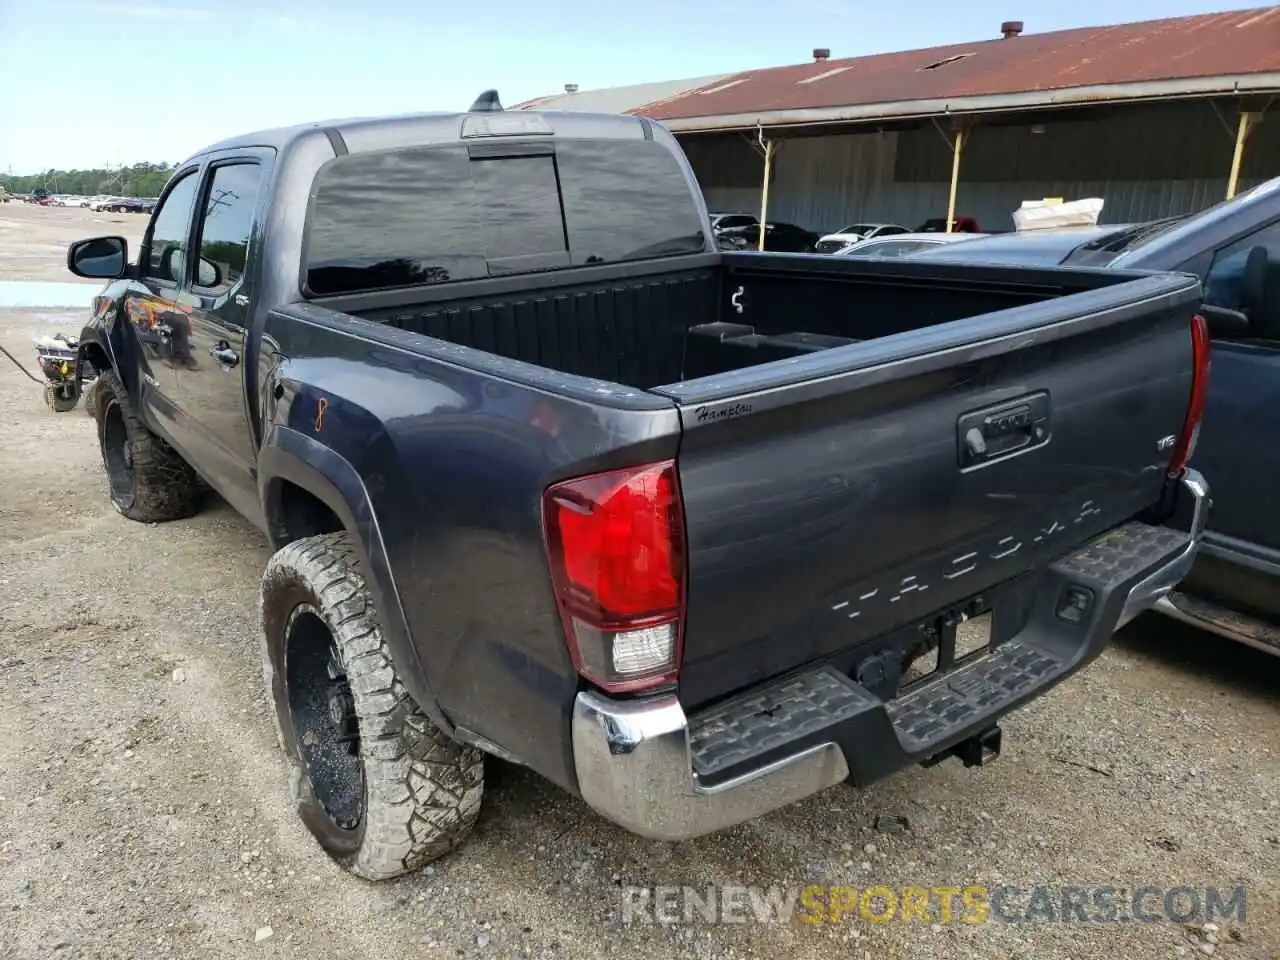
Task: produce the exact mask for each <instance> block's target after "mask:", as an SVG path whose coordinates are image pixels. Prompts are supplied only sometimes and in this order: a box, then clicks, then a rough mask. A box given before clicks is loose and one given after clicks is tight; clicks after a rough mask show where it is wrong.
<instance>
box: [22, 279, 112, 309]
mask: <svg viewBox="0 0 1280 960" xmlns="http://www.w3.org/2000/svg"><path fill="white" fill-rule="evenodd" d="M101 289H102V287H101V286H99V285H98V284H96V283H55V282H50V281H45V280H0V307H24V308H25V307H86V308H87V307H90V306H92V305H93V298H94V295H95V294H97V293H98V291H99V290H101Z"/></svg>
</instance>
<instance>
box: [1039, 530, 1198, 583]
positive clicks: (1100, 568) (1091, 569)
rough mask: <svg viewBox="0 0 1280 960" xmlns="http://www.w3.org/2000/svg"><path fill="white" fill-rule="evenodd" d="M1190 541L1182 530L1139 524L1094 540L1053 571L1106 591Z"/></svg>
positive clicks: (1064, 559) (1070, 555)
mask: <svg viewBox="0 0 1280 960" xmlns="http://www.w3.org/2000/svg"><path fill="white" fill-rule="evenodd" d="M1190 539H1191V538H1190V536H1189V535H1188V534H1186V533H1183V532H1182V531H1181V530H1171V529H1169V528H1168V527H1153V526H1151V525H1150V524H1147V523H1138V522H1136V521H1135V522H1132V523H1126V524H1124V526H1120V527H1116V528H1115V529H1114V530H1109V531H1107V532H1106V533H1104V534H1103V535H1102V536H1100V537H1098V538H1096V539H1094V540H1091V541H1090V542H1089V543H1087V544H1085V546H1083V547H1081V548H1080V549H1079V550H1077V551H1076V552H1075V553H1072V554H1069V555H1067V556H1065V557H1063V558H1062V559H1061V560H1059V561H1058V562H1057V563H1055V564H1054V565H1053V569H1054V570H1056V571H1057V572H1058V573H1060V574H1061V575H1062V576H1064V577H1066V578H1067V579H1069V580H1075V581H1077V582H1080V583H1085V584H1088V585H1089V586H1097V587H1103V588H1105V587H1109V586H1112V585H1113V584H1117V583H1122V582H1123V581H1125V580H1127V579H1129V578H1130V577H1132V576H1133V575H1134V574H1135V573H1140V572H1142V571H1143V570H1145V569H1146V568H1147V567H1150V566H1153V565H1155V564H1156V563H1158V562H1159V561H1160V560H1162V559H1164V558H1165V557H1167V556H1168V555H1169V554H1171V553H1173V552H1174V551H1175V550H1177V549H1178V548H1179V547H1181V546H1184V545H1185V544H1186V543H1187V541H1188V540H1190Z"/></svg>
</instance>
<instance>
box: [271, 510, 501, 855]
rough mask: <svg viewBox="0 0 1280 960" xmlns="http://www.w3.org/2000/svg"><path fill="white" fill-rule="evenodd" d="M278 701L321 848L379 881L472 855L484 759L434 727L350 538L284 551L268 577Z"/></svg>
mask: <svg viewBox="0 0 1280 960" xmlns="http://www.w3.org/2000/svg"><path fill="white" fill-rule="evenodd" d="M262 631H263V661H264V674H265V678H266V683H267V693H268V695H269V697H270V698H271V701H272V703H273V704H274V706H275V711H276V725H277V726H276V730H277V734H278V736H279V739H280V743H281V746H282V747H283V748H284V750H285V752H286V753H287V754H288V756H289V758H290V760H291V761H292V763H293V765H294V774H295V784H296V787H297V801H298V812H299V815H300V816H301V818H302V820H303V822H304V823H305V824H306V825H307V827H308V829H310V831H311V833H312V835H313V836H314V837H315V838H316V840H317V841H318V842H319V844H320V846H321V847H322V848H324V850H325V851H326V852H328V854H329V855H330V856H331V857H332V858H333V859H334V860H335V861H336V862H337V863H338V864H339V865H341V866H342V867H344V868H345V869H347V870H349V871H350V872H352V873H354V874H356V875H358V876H361V877H365V878H366V879H369V880H386V879H390V878H392V877H397V876H400V875H402V874H405V873H409V872H411V871H414V870H417V869H418V868H420V867H422V866H423V865H425V864H427V863H428V862H430V861H432V860H435V859H437V858H439V857H441V856H443V855H444V854H446V853H448V852H449V851H451V850H453V849H454V848H455V847H457V846H458V845H460V844H461V843H462V842H463V841H464V840H465V839H466V838H467V836H468V835H469V834H470V832H471V828H472V827H473V826H474V825H475V822H476V817H477V816H478V815H479V813H480V799H481V796H482V793H483V790H484V756H483V754H481V753H480V751H478V750H476V749H474V748H472V747H467V746H463V745H461V744H458V743H456V742H455V741H453V740H452V739H450V738H449V737H448V736H446V735H445V733H444V732H443V731H441V730H440V729H439V728H438V727H437V726H436V725H435V724H433V723H432V722H431V720H429V719H428V718H427V716H426V715H425V714H424V713H423V712H422V710H421V709H420V708H419V707H418V705H417V704H416V703H414V701H413V699H412V698H411V697H410V696H409V694H408V692H407V691H406V690H405V688H404V684H403V683H401V681H400V678H399V675H398V674H397V672H396V667H395V664H394V663H393V662H392V659H391V655H390V653H389V652H388V650H387V647H386V643H385V641H384V640H383V637H382V630H381V627H380V625H379V623H378V616H377V612H376V610H375V608H374V603H373V598H372V596H371V595H370V593H369V589H368V587H367V585H366V583H365V580H364V574H363V571H362V570H361V566H360V562H359V560H358V559H357V556H356V552H355V550H354V549H353V547H352V546H351V543H350V540H349V539H348V538H347V536H346V535H345V534H325V535H322V536H316V537H308V538H306V539H304V540H298V541H296V542H294V543H291V544H289V545H288V546H285V547H283V548H281V549H280V550H279V551H278V552H277V553H276V554H275V556H273V557H272V558H271V560H270V562H269V563H268V564H267V570H266V573H265V574H264V575H263V578H262Z"/></svg>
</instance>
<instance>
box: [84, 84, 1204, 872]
mask: <svg viewBox="0 0 1280 960" xmlns="http://www.w3.org/2000/svg"><path fill="white" fill-rule="evenodd" d="M67 256H68V265H69V268H70V269H71V271H72V272H73V273H76V274H77V275H79V276H87V277H96V278H102V279H106V280H108V281H109V282H108V283H107V284H106V285H105V286H104V288H103V289H102V291H101V292H100V294H99V295H98V296H97V298H96V300H95V303H94V306H93V312H92V316H91V317H90V319H89V321H88V322H87V325H86V326H85V329H84V331H83V338H82V340H81V347H80V350H79V359H78V361H77V364H78V370H80V371H82V372H83V374H84V375H85V376H86V377H87V376H91V375H94V374H96V377H97V385H96V388H95V390H94V396H93V398H92V403H91V404H89V405H90V406H91V409H92V412H93V414H94V416H95V419H96V421H97V428H98V438H99V441H100V444H101V448H102V459H103V464H104V467H105V473H106V480H107V486H108V489H109V495H110V499H111V502H112V503H113V504H114V506H115V508H116V509H117V510H118V511H119V512H120V513H121V514H123V515H124V516H125V517H127V518H130V519H133V520H137V521H142V522H159V521H171V520H177V519H179V518H183V517H187V516H189V515H191V514H192V513H193V512H194V511H196V510H197V509H198V506H199V503H200V495H201V491H202V489H203V488H205V487H210V488H212V490H214V491H216V492H217V493H218V494H219V495H221V496H222V497H223V498H225V500H226V501H227V502H228V503H230V504H231V505H232V506H233V507H234V508H235V509H236V510H237V511H239V512H240V513H241V514H243V515H244V516H245V517H246V518H248V519H249V520H250V521H251V522H252V523H254V524H256V525H257V526H258V527H259V528H260V529H261V530H262V531H263V533H264V534H265V536H266V537H268V538H269V539H270V541H271V543H272V544H273V546H274V547H275V549H276V553H275V554H274V556H273V557H272V558H271V560H270V561H269V563H268V564H267V567H266V571H265V573H264V575H263V578H262V586H261V618H262V620H261V622H262V642H263V650H264V662H265V668H264V672H265V681H266V685H267V688H268V691H269V697H270V701H271V702H272V703H273V704H274V710H275V719H276V722H277V730H278V733H279V738H280V741H281V745H282V747H283V749H284V752H285V753H286V755H287V756H288V757H289V759H290V760H291V762H292V763H293V764H294V765H295V769H296V771H297V774H298V776H297V778H296V783H297V784H298V805H299V812H300V815H301V817H302V818H303V819H304V821H305V822H306V824H307V826H308V827H309V828H310V830H311V831H312V832H313V834H314V836H315V837H316V839H317V840H318V842H319V844H320V845H321V846H322V847H323V848H324V849H325V850H326V851H327V852H328V853H329V854H330V855H331V856H332V857H333V858H334V859H335V860H336V861H338V862H339V863H340V864H342V865H343V866H344V867H345V868H346V869H348V870H350V871H352V872H353V873H355V874H357V875H360V876H363V877H366V878H370V879H381V878H388V877H393V876H396V875H398V874H402V873H404V872H406V871H409V870H413V869H415V868H417V867H419V866H420V865H422V864H423V863H425V862H427V861H428V860H431V859H433V858H435V857H438V856H441V855H443V854H444V853H446V852H447V851H449V850H451V849H453V848H455V847H456V846H457V845H458V844H459V843H460V842H462V841H463V840H464V838H465V837H466V836H467V834H468V832H469V831H470V830H471V828H472V826H473V824H474V823H475V821H476V818H477V815H478V813H479V809H480V803H481V794H482V789H483V779H484V758H485V757H486V755H492V756H495V757H498V758H502V759H504V760H506V761H508V762H515V763H519V764H523V765H525V766H527V767H529V768H531V769H533V770H534V771H536V772H538V773H539V774H541V775H543V776H545V777H547V778H548V779H550V780H551V781H553V782H554V783H556V784H558V785H559V786H560V787H563V788H564V789H565V790H568V791H571V792H572V793H574V794H576V795H577V796H579V797H581V799H582V800H583V801H585V803H586V804H587V805H589V806H590V807H591V808H592V809H594V810H595V811H597V812H598V813H599V814H601V815H603V816H604V817H606V818H608V819H610V820H612V821H614V822H616V823H617V824H620V825H621V826H622V827H625V828H626V829H628V830H630V831H633V832H634V833H637V834H639V835H642V836H644V837H648V838H652V839H657V840H680V839H684V838H691V837H696V836H699V835H703V834H706V833H709V832H711V831H715V830H719V829H722V828H725V827H729V826H731V825H734V824H737V823H741V822H743V821H746V820H749V819H751V818H754V817H757V816H760V815H762V814H765V813H767V812H768V811H770V810H773V809H776V808H778V807H780V806H783V805H785V804H789V803H792V802H794V801H798V800H801V799H802V798H805V797H808V796H810V795H812V794H814V793H816V792H818V791H820V790H823V789H824V788H829V787H832V786H834V785H837V784H840V783H843V782H845V781H851V782H852V784H853V785H855V786H864V785H866V784H869V783H872V782H874V781H876V780H878V779H880V778H883V777H886V776H888V775H890V774H892V773H894V772H895V771H898V770H900V769H902V768H905V767H908V766H909V765H913V764H919V763H923V764H930V763H933V762H937V761H940V760H943V759H945V758H947V757H958V758H959V759H960V760H961V761H963V762H964V763H966V764H970V765H972V764H979V763H983V762H985V761H987V760H989V759H990V758H991V757H993V756H994V755H995V754H996V753H998V751H999V747H1000V727H999V722H1000V719H1001V717H1002V716H1004V715H1005V714H1007V713H1008V712H1009V711H1011V710H1013V709H1015V708H1017V707H1018V706H1019V705H1021V704H1023V703H1025V702H1026V701H1028V700H1030V699H1031V698H1033V697H1037V696H1039V695H1042V694H1044V693H1045V692H1046V691H1048V690H1049V689H1051V688H1052V687H1053V686H1054V685H1055V684H1057V683H1058V682H1059V681H1062V680H1063V679H1065V678H1067V677H1068V676H1070V675H1071V674H1072V673H1074V672H1075V671H1077V670H1079V669H1080V668H1082V667H1084V666H1085V665H1086V664H1088V663H1089V662H1090V661H1091V660H1093V659H1094V658H1095V657H1096V656H1097V655H1098V654H1099V653H1100V652H1101V651H1102V649H1103V648H1104V647H1105V645H1106V643H1107V641H1108V639H1109V637H1110V636H1111V634H1112V633H1113V631H1114V630H1115V629H1116V628H1117V627H1118V626H1119V625H1121V624H1123V623H1124V622H1126V621H1127V620H1128V619H1129V618H1131V617H1133V616H1134V615H1136V613H1137V612H1139V611H1140V610H1143V609H1145V608H1147V607H1149V606H1150V605H1152V604H1153V603H1155V602H1156V601H1157V600H1158V599H1159V598H1160V597H1161V596H1164V595H1165V594H1166V593H1167V592H1168V591H1169V590H1170V589H1172V588H1173V586H1174V585H1175V584H1176V583H1177V582H1178V581H1179V580H1180V578H1181V577H1182V576H1183V575H1184V573H1185V572H1186V570H1187V569H1188V567H1189V566H1190V564H1191V562H1192V559H1193V557H1194V555H1195V553H1196V550H1197V547H1198V544H1199V539H1200V534H1201V530H1202V528H1203V524H1204V520H1205V516H1206V511H1207V509H1208V500H1207V488H1206V486H1205V483H1204V481H1203V479H1202V478H1201V477H1200V476H1199V475H1198V474H1196V473H1194V472H1192V471H1189V470H1187V469H1186V463H1187V459H1188V457H1189V456H1190V454H1191V453H1192V449H1193V447H1194V445H1195V442H1196V435H1197V430H1198V424H1199V419H1200V412H1201V406H1202V403H1203V399H1204V392H1205V389H1206V387H1207V377H1208V368H1209V351H1208V340H1207V337H1206V333H1205V325H1204V321H1203V320H1202V319H1201V318H1200V316H1199V313H1198V311H1199V307H1200V302H1201V289H1200V282H1199V281H1198V280H1197V279H1196V278H1195V277H1193V276H1187V275H1181V274H1173V273H1150V272H1145V273H1144V272H1126V271H1119V270H1067V269H1061V268H1044V269H1032V268H1022V269H1019V268H1008V267H995V268H988V267H982V266H971V265H925V264H913V263H910V262H907V261H903V262H876V261H859V260H857V259H855V258H835V257H821V256H807V255H798V254H774V253H738V252H729V253H724V252H720V251H719V250H717V247H716V245H715V243H714V239H713V234H712V230H711V225H710V222H709V220H708V217H707V211H706V208H705V206H704V203H703V201H702V198H701V194H700V192H699V189H698V185H697V183H696V181H695V179H694V176H693V173H692V171H691V169H690V166H689V164H688V162H687V160H686V158H685V156H684V154H683V153H682V151H681V150H680V148H679V146H678V145H677V143H676V142H675V140H674V138H673V137H672V136H671V135H670V134H669V133H668V132H667V131H666V130H664V129H663V128H662V127H661V126H659V125H657V124H654V123H651V122H649V121H648V120H645V119H643V118H638V117H627V116H612V115H591V114H581V113H558V112H546V113H538V112H523V111H511V112H506V111H503V110H502V109H501V106H500V104H499V103H498V102H497V98H496V96H494V95H487V96H482V97H481V98H480V99H479V100H478V101H477V102H476V104H475V105H473V106H472V108H471V109H470V110H468V111H467V112H465V113H452V114H430V115H423V116H412V117H394V118H386V119H360V120H348V121H341V122H333V123H319V124H311V125H305V126H298V127H292V128H289V129H283V130H274V131H268V132H261V133H254V134H251V135H246V136H242V137H238V138H236V139H232V140H228V141H225V142H221V143H218V144H216V145H213V146H211V147H209V148H207V149H205V150H202V151H201V152H199V153H198V154H196V155H195V156H193V157H191V158H190V159H188V160H187V161H185V162H184V163H182V164H181V165H180V166H179V167H178V168H177V170H176V171H175V173H174V175H173V177H172V179H171V180H170V182H169V183H168V184H167V186H166V187H165V190H164V193H163V196H162V197H161V198H160V201H159V204H158V206H157V208H156V210H155V212H154V214H153V215H152V217H151V219H150V222H149V225H148V227H147V229H146V232H145V235H144V238H143V240H142V242H141V246H140V248H139V249H138V251H137V254H136V259H132V258H131V254H130V251H129V250H128V247H127V245H126V242H125V240H124V239H123V238H121V237H118V236H107V237H97V238H92V239H87V240H82V241H79V242H77V243H75V244H73V245H72V246H71V247H70V248H69V250H68V255H67Z"/></svg>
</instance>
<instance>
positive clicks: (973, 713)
mask: <svg viewBox="0 0 1280 960" xmlns="http://www.w3.org/2000/svg"><path fill="white" fill-rule="evenodd" d="M1064 666H1065V664H1063V663H1062V662H1061V661H1059V660H1056V659H1054V658H1053V657H1050V656H1046V655H1045V654H1044V653H1041V652H1040V651H1039V650H1035V649H1033V648H1031V647H1028V646H1025V645H1024V644H1022V643H1020V642H1019V641H1017V640H1010V641H1009V642H1008V643H1004V644H1001V645H1000V646H999V647H996V649H994V650H992V651H991V652H990V653H989V654H986V655H985V656H982V657H980V658H979V659H977V660H974V661H973V662H972V663H968V664H965V665H964V666H961V667H959V668H958V669H956V670H954V671H952V672H951V673H947V674H944V675H943V676H941V677H939V678H938V679H937V682H934V683H930V684H929V685H928V686H926V687H923V688H921V689H919V690H915V691H912V692H911V693H908V694H907V695H906V696H903V697H899V698H898V699H897V700H894V701H892V702H890V703H888V704H886V705H885V706H886V709H887V710H888V711H889V719H890V720H892V721H893V728H894V730H895V731H896V732H897V734H898V739H899V740H900V741H901V742H902V746H903V748H904V749H906V750H907V751H908V752H910V753H916V752H918V751H920V750H923V749H925V748H927V747H928V746H929V745H930V744H933V743H936V742H938V741H940V740H942V739H944V738H946V737H947V736H948V735H949V734H950V733H952V731H955V730H958V729H961V728H965V727H968V726H970V725H971V724H972V723H974V722H975V721H976V720H978V719H979V718H980V717H982V716H984V715H986V714H989V713H991V712H993V711H995V710H998V709H1000V707H1001V706H1003V705H1004V704H1006V703H1011V702H1013V701H1014V700H1017V699H1018V698H1019V697H1021V696H1022V695H1023V694H1025V693H1028V692H1030V691H1031V690H1034V689H1035V688H1036V687H1038V686H1040V685H1041V684H1042V683H1043V682H1044V681H1045V680H1047V679H1048V678H1050V677H1052V676H1053V675H1054V674H1055V673H1058V672H1060V671H1061V670H1062V669H1063V668H1064Z"/></svg>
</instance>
